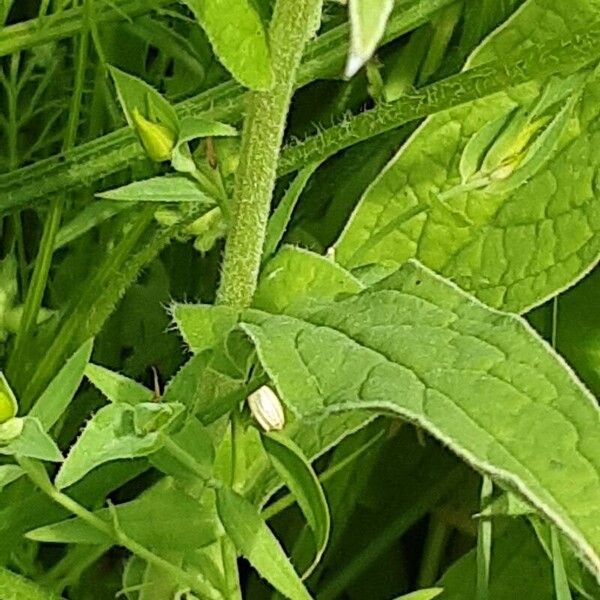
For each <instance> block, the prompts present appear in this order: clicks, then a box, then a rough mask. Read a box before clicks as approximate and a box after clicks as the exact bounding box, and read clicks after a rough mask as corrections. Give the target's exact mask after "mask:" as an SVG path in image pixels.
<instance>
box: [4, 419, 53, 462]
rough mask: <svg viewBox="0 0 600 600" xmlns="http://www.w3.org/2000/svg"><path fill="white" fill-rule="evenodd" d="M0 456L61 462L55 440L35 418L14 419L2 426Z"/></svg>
mask: <svg viewBox="0 0 600 600" xmlns="http://www.w3.org/2000/svg"><path fill="white" fill-rule="evenodd" d="M0 454H5V455H7V456H25V457H28V458H37V459H38V460H47V461H49V462H61V461H62V459H63V457H62V454H61V453H60V450H59V449H58V446H57V445H56V444H55V443H54V440H53V439H52V438H51V437H50V436H49V435H48V434H47V433H46V432H45V431H44V428H43V427H42V424H41V423H40V422H39V421H38V420H37V419H35V418H33V417H14V418H13V419H10V420H9V421H6V422H5V423H2V425H0Z"/></svg>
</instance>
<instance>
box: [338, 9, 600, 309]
mask: <svg viewBox="0 0 600 600" xmlns="http://www.w3.org/2000/svg"><path fill="white" fill-rule="evenodd" d="M558 21H560V23H561V26H560V27H559V28H557V27H555V26H554V24H555V23H556V22H558ZM586 23H587V24H588V26H589V27H596V26H597V23H598V9H597V6H596V5H595V3H594V2H590V0H575V1H574V2H573V3H556V2H554V0H531V1H530V2H527V3H525V5H524V6H523V8H522V9H521V10H520V11H518V12H517V13H515V16H514V17H513V18H512V19H511V20H509V21H508V22H507V23H506V24H504V25H503V27H501V28H499V29H498V31H497V32H496V33H495V34H494V35H492V36H491V37H490V38H488V40H487V41H486V42H485V43H484V44H483V45H482V46H481V47H480V48H479V49H478V50H477V51H476V53H475V54H474V55H473V57H472V58H471V60H470V61H469V63H468V65H467V69H470V68H471V67H477V66H481V65H482V64H485V63H487V62H488V61H490V60H497V59H499V58H502V59H503V60H505V61H508V62H510V61H511V55H512V56H515V57H516V56H517V53H518V52H521V51H522V49H523V48H525V47H531V46H532V45H536V44H542V43H548V42H549V41H551V40H553V39H559V38H560V37H562V36H563V35H567V34H568V32H569V31H575V30H576V29H578V28H581V27H583V26H585V24H586ZM513 53H514V54H513ZM466 72H467V73H468V70H467V71H466ZM586 78H587V79H586ZM599 89H600V76H599V75H598V73H597V72H596V71H593V70H587V71H584V72H581V73H578V74H575V75H572V76H570V77H567V78H558V77H557V78H554V79H551V80H550V81H538V82H531V83H529V84H526V85H522V86H519V87H517V88H513V89H511V90H510V91H509V92H501V93H498V94H496V95H494V96H490V97H489V98H487V99H483V100H478V101H475V102H472V103H469V104H466V105H464V106H460V107H457V108H453V109H451V110H449V111H445V112H442V113H439V114H438V115H436V116H434V117H431V118H430V119H428V120H427V121H426V122H425V123H424V124H423V125H422V126H421V127H420V128H419V129H418V130H417V132H416V133H415V134H414V135H413V136H412V137H411V139H410V140H409V141H408V142H407V143H406V144H405V145H404V147H403V148H402V149H401V150H400V151H399V153H398V154H397V155H396V157H395V158H394V159H393V160H392V161H391V162H390V164H389V165H388V166H387V168H386V169H384V171H383V172H382V173H381V175H380V176H379V177H378V178H377V179H376V181H375V182H374V183H373V184H372V185H371V187H370V188H369V189H368V190H367V192H366V193H365V195H364V196H363V198H362V200H361V202H360V203H359V205H358V207H357V208H356V210H355V212H354V214H353V216H352V218H351V220H350V221H349V223H348V226H347V228H346V230H345V231H344V233H343V234H342V236H341V238H340V240H339V241H338V242H337V244H336V247H335V250H336V253H335V256H336V260H338V261H339V262H340V263H341V264H342V265H344V266H345V267H346V268H349V269H351V270H352V271H353V272H354V273H355V274H356V275H360V276H361V278H363V279H364V280H369V281H374V280H376V279H377V278H378V277H381V276H382V275H383V276H384V275H387V274H389V273H390V272H392V271H393V270H394V269H396V268H397V267H398V266H400V265H401V264H403V263H404V262H405V261H406V260H408V259H409V258H411V257H415V258H417V259H418V260H420V261H421V262H423V263H424V264H426V265H427V266H429V267H430V268H432V269H434V270H435V271H437V272H439V273H442V274H444V275H445V276H447V277H449V278H451V279H452V280H453V281H455V282H456V283H458V284H459V285H460V286H461V287H463V288H464V289H467V290H469V291H471V292H472V293H473V294H475V295H476V296H478V297H479V298H480V299H482V300H483V301H484V302H486V303H487V304H490V305H492V306H495V307H501V308H504V309H507V310H511V311H515V312H523V311H525V310H527V309H528V308H531V307H532V306H535V305H537V304H539V303H541V302H543V301H544V300H545V299H547V298H548V297H549V296H551V295H553V294H554V293H556V292H557V291H559V290H562V289H564V288H565V287H566V286H568V285H571V284H572V283H573V282H574V281H575V280H577V279H578V278H580V277H582V276H583V275H584V274H585V273H586V272H588V271H589V270H590V269H591V268H592V267H593V266H594V264H596V262H597V261H598V257H599V256H600V218H599V214H600V213H599V209H598V202H597V201H596V194H595V192H594V190H595V186H596V183H595V174H596V172H597V169H598V165H600V153H599V152H598V150H597V149H598V143H597V131H596V128H595V123H596V121H597V118H598V115H599V114H600V108H599V106H600V105H599V104H598V102H596V101H595V98H597V96H598V90H599ZM531 117H533V118H531ZM490 145H491V147H490ZM492 167H494V168H492Z"/></svg>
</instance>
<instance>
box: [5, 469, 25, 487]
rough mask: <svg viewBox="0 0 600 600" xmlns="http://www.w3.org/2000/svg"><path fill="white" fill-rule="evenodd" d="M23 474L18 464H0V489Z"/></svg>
mask: <svg viewBox="0 0 600 600" xmlns="http://www.w3.org/2000/svg"><path fill="white" fill-rule="evenodd" d="M24 474H25V471H23V469H22V468H21V467H19V466H18V465H0V490H2V488H3V487H4V486H6V485H8V484H9V483H12V482H13V481H16V480H17V479H19V477H21V476H22V475H24Z"/></svg>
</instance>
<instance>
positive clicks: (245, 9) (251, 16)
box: [181, 0, 273, 90]
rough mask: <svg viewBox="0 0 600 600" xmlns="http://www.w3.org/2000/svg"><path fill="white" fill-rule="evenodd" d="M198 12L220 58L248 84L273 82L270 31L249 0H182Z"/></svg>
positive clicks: (265, 86)
mask: <svg viewBox="0 0 600 600" xmlns="http://www.w3.org/2000/svg"><path fill="white" fill-rule="evenodd" d="M181 1H182V2H183V3H184V4H186V5H187V6H188V7H189V8H190V10H191V11H192V12H193V13H194V16H195V17H196V19H197V20H198V22H199V23H200V25H201V26H202V28H203V29H204V31H205V32H206V35H207V36H208V39H209V40H210V43H211V44H212V47H213V49H214V51H215V54H216V55H217V56H218V58H219V60H220V61H221V62H222V63H223V64H224V65H225V67H226V68H227V69H228V70H229V71H230V72H231V74H232V75H233V76H234V77H235V78H236V79H237V80H238V81H239V82H240V83H241V84H242V85H245V86H246V87H249V88H250V89H253V90H268V89H269V88H270V87H271V84H272V82H273V73H272V71H271V60H270V56H269V46H268V43H267V35H266V33H265V29H264V27H263V24H262V21H261V19H260V16H259V15H258V13H257V12H256V10H255V9H254V7H253V5H252V2H250V1H249V0H181Z"/></svg>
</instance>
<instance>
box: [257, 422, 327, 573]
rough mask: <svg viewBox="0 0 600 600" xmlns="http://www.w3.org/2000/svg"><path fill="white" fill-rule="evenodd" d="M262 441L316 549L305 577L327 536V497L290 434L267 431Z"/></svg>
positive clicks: (314, 565) (317, 558) (317, 562)
mask: <svg viewBox="0 0 600 600" xmlns="http://www.w3.org/2000/svg"><path fill="white" fill-rule="evenodd" d="M262 442H263V446H264V448H265V450H266V451H267V454H268V455H269V458H270V459H271V462H272V463H273V466H274V467H275V469H276V471H277V472H278V473H279V475H280V476H281V478H282V479H283V481H284V483H285V485H286V486H287V487H288V488H289V490H290V492H292V494H293V495H294V497H295V498H296V500H297V502H298V505H299V506H300V508H301V510H302V512H303V513H304V516H305V518H306V521H307V523H308V526H309V527H310V529H311V531H312V533H313V536H314V542H315V548H316V552H315V556H314V559H313V561H312V563H311V564H310V565H309V566H308V568H306V570H305V571H304V574H303V579H306V578H307V577H308V576H309V575H310V574H311V573H312V571H313V570H314V568H315V567H316V566H317V565H318V564H319V562H320V560H321V558H322V556H323V553H324V552H325V548H326V547H327V542H328V540H329V530H330V528H331V519H330V516H329V508H328V507H327V500H326V499H325V494H324V492H323V488H322V487H321V484H320V482H319V479H318V478H317V476H316V474H315V472H314V471H313V469H312V467H311V465H310V463H309V462H308V459H307V458H306V457H305V456H304V453H303V452H302V450H301V449H300V448H299V447H298V446H297V445H296V444H295V443H294V442H293V441H292V440H291V439H290V438H288V437H286V436H285V435H283V434H278V433H275V432H271V433H268V434H266V435H264V436H263V437H262Z"/></svg>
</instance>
